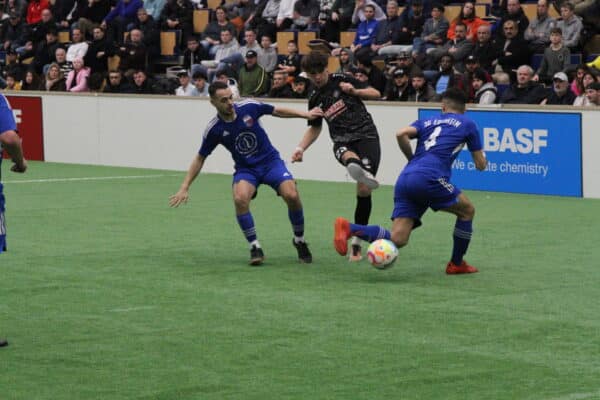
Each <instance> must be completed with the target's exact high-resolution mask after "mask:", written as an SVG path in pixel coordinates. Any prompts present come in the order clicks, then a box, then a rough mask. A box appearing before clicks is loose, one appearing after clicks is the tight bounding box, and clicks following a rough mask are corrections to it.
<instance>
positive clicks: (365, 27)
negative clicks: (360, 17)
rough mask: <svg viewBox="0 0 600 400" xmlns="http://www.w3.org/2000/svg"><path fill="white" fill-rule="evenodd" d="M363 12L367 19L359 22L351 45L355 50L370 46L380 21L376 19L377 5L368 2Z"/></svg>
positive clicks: (351, 48)
mask: <svg viewBox="0 0 600 400" xmlns="http://www.w3.org/2000/svg"><path fill="white" fill-rule="evenodd" d="M363 12H364V15H365V20H364V21H361V22H360V23H359V24H358V28H357V29H356V35H355V36H354V42H352V45H351V46H350V50H352V51H353V52H356V50H358V49H360V48H362V47H365V48H369V47H370V46H371V44H373V42H374V41H375V35H376V34H377V25H378V24H379V22H378V21H377V20H376V19H375V6H374V5H373V4H367V5H365V6H364V8H363Z"/></svg>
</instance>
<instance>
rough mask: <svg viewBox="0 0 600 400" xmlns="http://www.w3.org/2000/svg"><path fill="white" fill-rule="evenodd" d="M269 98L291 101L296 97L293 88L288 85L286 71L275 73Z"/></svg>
mask: <svg viewBox="0 0 600 400" xmlns="http://www.w3.org/2000/svg"><path fill="white" fill-rule="evenodd" d="M268 97H271V98H274V99H276V98H285V99H290V98H293V97H294V92H293V91H292V86H291V85H290V84H289V83H288V74H287V72H285V71H279V70H278V71H275V72H274V73H273V82H272V83H271V90H269V94H268Z"/></svg>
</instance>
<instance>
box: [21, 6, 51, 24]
mask: <svg viewBox="0 0 600 400" xmlns="http://www.w3.org/2000/svg"><path fill="white" fill-rule="evenodd" d="M49 8H50V3H49V2H48V0H30V1H29V5H28V6H27V18H26V21H27V25H33V24H37V23H38V22H40V20H41V19H42V11H43V10H47V9H49Z"/></svg>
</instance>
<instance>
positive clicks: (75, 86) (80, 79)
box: [67, 57, 90, 92]
mask: <svg viewBox="0 0 600 400" xmlns="http://www.w3.org/2000/svg"><path fill="white" fill-rule="evenodd" d="M89 77H90V69H89V68H88V67H86V66H85V65H84V64H83V58H81V57H77V58H76V59H74V60H73V70H72V71H71V72H69V75H67V92H88V91H89V88H88V78H89Z"/></svg>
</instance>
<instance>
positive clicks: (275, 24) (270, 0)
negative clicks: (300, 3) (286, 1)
mask: <svg viewBox="0 0 600 400" xmlns="http://www.w3.org/2000/svg"><path fill="white" fill-rule="evenodd" d="M282 3H283V2H282V1H281V0H261V1H259V3H258V6H257V7H256V10H255V11H254V13H252V14H251V15H250V18H249V19H248V20H247V21H246V26H248V27H249V28H252V29H254V30H255V31H256V33H257V35H258V37H259V38H262V37H263V36H265V35H266V36H269V38H271V41H274V40H275V38H276V36H277V30H284V29H287V28H289V26H290V25H291V24H292V21H291V19H290V20H287V21H286V20H285V18H284V14H285V7H284V10H281V11H282V12H281V15H280V8H281V5H282ZM290 3H291V7H292V10H293V2H292V1H290ZM292 10H288V11H290V12H291V11H292Z"/></svg>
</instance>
